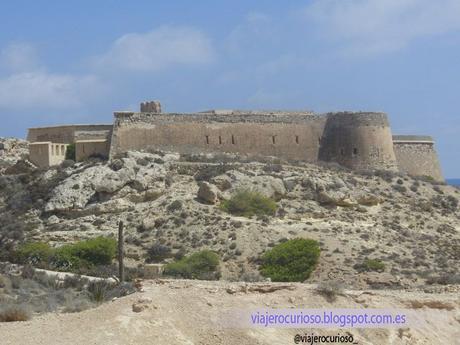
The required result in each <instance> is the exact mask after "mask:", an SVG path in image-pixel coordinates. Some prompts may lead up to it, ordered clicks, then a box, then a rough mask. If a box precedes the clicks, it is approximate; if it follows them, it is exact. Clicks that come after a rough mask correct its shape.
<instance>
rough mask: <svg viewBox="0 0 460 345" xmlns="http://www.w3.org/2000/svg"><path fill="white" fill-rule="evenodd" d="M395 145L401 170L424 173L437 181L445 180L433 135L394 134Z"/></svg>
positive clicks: (417, 173) (410, 173) (410, 172)
mask: <svg viewBox="0 0 460 345" xmlns="http://www.w3.org/2000/svg"><path fill="white" fill-rule="evenodd" d="M393 147H394V151H395V155H396V158H397V161H398V166H399V170H400V171H402V172H405V173H407V174H409V175H415V176H416V175H424V176H429V177H432V178H433V179H435V180H437V181H444V177H443V174H442V171H441V164H440V163H439V159H438V155H437V153H436V149H435V142H434V140H433V138H432V137H430V136H423V135H395V136H393Z"/></svg>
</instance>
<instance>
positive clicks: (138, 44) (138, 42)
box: [96, 26, 215, 71]
mask: <svg viewBox="0 0 460 345" xmlns="http://www.w3.org/2000/svg"><path fill="white" fill-rule="evenodd" d="M214 55H215V53H214V49H213V47H212V44H211V41H210V39H209V38H208V37H207V36H206V35H205V34H204V33H202V32H201V31H199V30H197V29H195V28H190V27H170V26H163V27H160V28H158V29H156V30H153V31H150V32H148V33H143V34H139V33H131V34H126V35H123V36H122V37H120V38H119V39H117V40H116V41H115V42H114V44H113V45H112V47H111V48H110V50H109V51H108V52H107V53H106V54H104V55H102V56H99V57H97V58H96V63H97V65H98V66H99V67H109V68H122V69H127V70H134V71H159V70H162V69H164V68H167V67H170V66H173V65H197V64H207V63H210V62H212V61H213V59H214Z"/></svg>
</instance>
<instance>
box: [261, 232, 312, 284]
mask: <svg viewBox="0 0 460 345" xmlns="http://www.w3.org/2000/svg"><path fill="white" fill-rule="evenodd" d="M320 252H321V250H320V248H319V244H318V242H317V241H315V240H310V239H301V238H297V239H293V240H289V241H286V242H284V243H281V244H278V245H277V246H275V247H273V248H272V249H271V250H269V251H268V252H266V253H265V254H264V255H263V256H262V266H261V274H262V275H263V276H265V277H269V278H271V280H272V281H275V282H303V281H304V280H306V279H308V277H309V276H310V274H311V272H313V270H314V269H315V267H316V265H317V264H318V260H319V255H320Z"/></svg>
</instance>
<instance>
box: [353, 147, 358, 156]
mask: <svg viewBox="0 0 460 345" xmlns="http://www.w3.org/2000/svg"><path fill="white" fill-rule="evenodd" d="M353 154H354V155H355V156H356V155H357V154H358V149H357V148H356V147H355V148H354V149H353Z"/></svg>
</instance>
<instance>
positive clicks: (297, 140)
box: [295, 135, 299, 144]
mask: <svg viewBox="0 0 460 345" xmlns="http://www.w3.org/2000/svg"><path fill="white" fill-rule="evenodd" d="M295 143H296V144H298V143H299V136H298V135H296V136H295Z"/></svg>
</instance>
